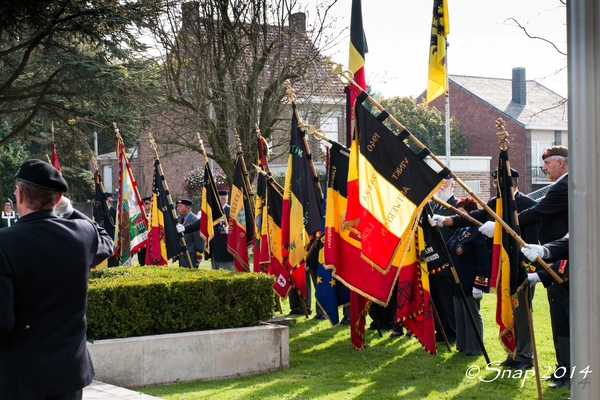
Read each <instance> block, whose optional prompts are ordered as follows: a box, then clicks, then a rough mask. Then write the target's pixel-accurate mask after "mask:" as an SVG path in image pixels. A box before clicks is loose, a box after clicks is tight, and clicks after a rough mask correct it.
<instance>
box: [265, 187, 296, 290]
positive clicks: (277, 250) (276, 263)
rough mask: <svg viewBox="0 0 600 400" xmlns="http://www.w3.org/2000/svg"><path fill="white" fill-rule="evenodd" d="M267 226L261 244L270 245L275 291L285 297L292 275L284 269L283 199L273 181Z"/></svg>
mask: <svg viewBox="0 0 600 400" xmlns="http://www.w3.org/2000/svg"><path fill="white" fill-rule="evenodd" d="M266 209H267V213H266V216H267V218H266V221H263V224H266V226H265V227H266V231H267V235H266V236H263V238H262V240H261V241H262V242H263V243H261V244H263V245H268V251H269V253H270V257H271V262H270V263H269V267H268V272H269V274H271V275H273V276H274V277H275V282H274V283H273V289H274V290H275V293H277V294H278V295H279V296H280V297H285V296H287V294H288V291H289V290H290V273H289V271H288V270H287V269H286V268H285V267H284V261H283V251H282V248H283V246H282V245H281V211H282V209H283V197H282V195H281V193H280V192H279V190H278V189H277V187H275V186H274V184H273V182H272V181H271V180H267V201H266Z"/></svg>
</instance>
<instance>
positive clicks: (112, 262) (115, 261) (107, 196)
mask: <svg viewBox="0 0 600 400" xmlns="http://www.w3.org/2000/svg"><path fill="white" fill-rule="evenodd" d="M104 200H105V201H106V205H107V206H108V211H109V212H110V218H111V220H112V223H113V226H111V227H107V228H106V231H107V232H108V234H109V235H110V236H111V237H114V235H115V228H116V226H117V209H116V208H115V207H113V195H112V193H109V192H105V193H104ZM113 240H114V239H113ZM119 264H120V261H119V257H118V256H111V257H109V258H108V263H107V266H108V267H109V268H110V267H118V266H119Z"/></svg>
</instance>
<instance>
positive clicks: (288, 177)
mask: <svg viewBox="0 0 600 400" xmlns="http://www.w3.org/2000/svg"><path fill="white" fill-rule="evenodd" d="M321 206H322V195H321V193H320V188H319V184H318V180H317V177H316V176H315V173H314V167H313V165H312V160H311V154H310V149H309V148H308V143H307V142H306V135H305V133H304V131H303V130H302V129H300V127H299V126H298V115H297V110H296V105H295V104H293V103H292V129H291V137H290V148H289V155H288V165H287V170H286V174H285V185H284V190H283V210H282V216H281V234H282V237H281V244H282V246H283V250H284V260H285V262H286V268H288V269H289V270H290V272H293V270H294V269H295V268H296V267H298V266H299V265H300V263H301V262H302V261H303V260H305V259H306V255H307V251H308V246H309V244H310V242H311V237H312V235H314V234H315V233H317V232H318V231H319V230H320V229H321V218H322V216H323V215H322V210H321Z"/></svg>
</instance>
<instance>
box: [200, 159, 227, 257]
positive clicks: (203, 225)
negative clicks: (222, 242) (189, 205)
mask: <svg viewBox="0 0 600 400" xmlns="http://www.w3.org/2000/svg"><path fill="white" fill-rule="evenodd" d="M222 221H223V222H225V223H226V224H227V218H225V213H224V212H223V207H221V202H220V201H219V196H218V194H217V185H216V184H215V180H214V178H213V176H212V172H211V171H210V167H209V166H208V162H206V163H205V164H204V187H203V188H202V215H201V216H200V236H202V239H204V248H205V249H206V250H207V251H208V252H209V253H210V241H211V240H212V238H213V236H214V235H215V225H217V224H219V223H221V222H222Z"/></svg>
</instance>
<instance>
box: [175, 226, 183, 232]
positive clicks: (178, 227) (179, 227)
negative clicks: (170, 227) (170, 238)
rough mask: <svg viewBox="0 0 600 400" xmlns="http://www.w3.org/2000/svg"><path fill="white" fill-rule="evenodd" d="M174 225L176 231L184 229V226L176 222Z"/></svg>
mask: <svg viewBox="0 0 600 400" xmlns="http://www.w3.org/2000/svg"><path fill="white" fill-rule="evenodd" d="M175 227H176V228H177V233H182V232H183V231H185V226H183V225H181V224H177V225H176V226H175Z"/></svg>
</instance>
